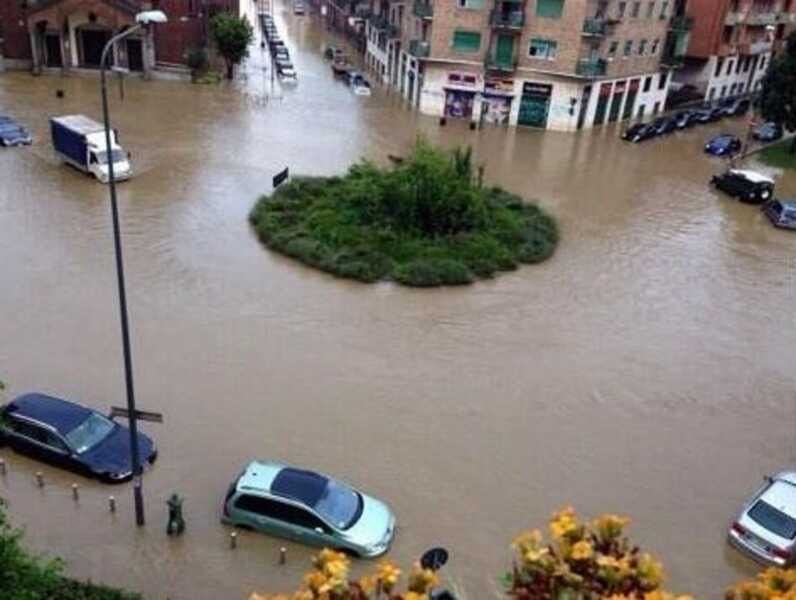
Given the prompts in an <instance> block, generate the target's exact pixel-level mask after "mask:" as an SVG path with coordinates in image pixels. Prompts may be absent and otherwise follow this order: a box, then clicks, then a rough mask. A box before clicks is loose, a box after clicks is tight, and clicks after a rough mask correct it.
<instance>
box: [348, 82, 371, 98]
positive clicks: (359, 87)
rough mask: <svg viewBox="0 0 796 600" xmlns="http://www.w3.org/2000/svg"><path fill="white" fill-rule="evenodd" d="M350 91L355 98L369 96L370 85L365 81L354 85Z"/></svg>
mask: <svg viewBox="0 0 796 600" xmlns="http://www.w3.org/2000/svg"><path fill="white" fill-rule="evenodd" d="M352 89H353V91H354V94H356V95H357V96H370V83H368V82H367V80H365V79H362V80H361V81H357V82H356V83H354V85H353V86H352Z"/></svg>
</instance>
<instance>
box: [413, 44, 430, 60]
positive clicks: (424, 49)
mask: <svg viewBox="0 0 796 600" xmlns="http://www.w3.org/2000/svg"><path fill="white" fill-rule="evenodd" d="M409 54H411V55H412V56H414V57H415V58H428V56H429V55H430V54H431V44H429V43H428V42H424V41H423V40H411V41H410V42H409Z"/></svg>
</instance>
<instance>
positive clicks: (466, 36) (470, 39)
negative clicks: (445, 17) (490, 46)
mask: <svg viewBox="0 0 796 600" xmlns="http://www.w3.org/2000/svg"><path fill="white" fill-rule="evenodd" d="M480 48H481V34H480V33H479V32H477V31H454V32H453V49H454V50H456V51H457V52H478V50H479V49H480Z"/></svg>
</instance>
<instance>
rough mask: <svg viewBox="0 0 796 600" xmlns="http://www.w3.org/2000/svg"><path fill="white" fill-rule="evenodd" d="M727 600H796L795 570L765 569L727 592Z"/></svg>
mask: <svg viewBox="0 0 796 600" xmlns="http://www.w3.org/2000/svg"><path fill="white" fill-rule="evenodd" d="M725 597H726V599H727V600H796V569H777V568H773V567H772V568H770V569H766V570H765V571H763V572H762V573H760V574H758V576H757V577H756V578H755V579H750V580H747V581H742V582H741V583H738V584H737V585H735V586H733V587H731V588H730V589H729V590H727V594H726V596H725Z"/></svg>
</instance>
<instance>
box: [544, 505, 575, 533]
mask: <svg viewBox="0 0 796 600" xmlns="http://www.w3.org/2000/svg"><path fill="white" fill-rule="evenodd" d="M579 529H580V525H579V524H578V519H577V517H576V516H575V511H574V510H573V509H572V507H567V508H565V509H564V510H561V511H559V512H557V513H555V514H554V515H553V518H552V519H550V533H551V534H552V535H553V538H554V539H556V540H561V539H563V538H566V537H571V536H572V534H574V533H576V532H577V531H578V530H579Z"/></svg>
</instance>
